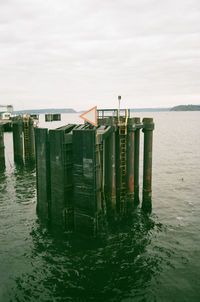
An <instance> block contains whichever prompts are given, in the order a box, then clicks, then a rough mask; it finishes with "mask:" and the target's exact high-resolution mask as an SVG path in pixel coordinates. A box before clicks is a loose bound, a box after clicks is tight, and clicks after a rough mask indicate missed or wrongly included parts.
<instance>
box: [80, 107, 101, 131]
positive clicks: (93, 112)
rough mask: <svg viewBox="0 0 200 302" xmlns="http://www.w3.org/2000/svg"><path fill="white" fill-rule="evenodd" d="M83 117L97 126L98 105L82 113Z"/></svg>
mask: <svg viewBox="0 0 200 302" xmlns="http://www.w3.org/2000/svg"><path fill="white" fill-rule="evenodd" d="M80 117H81V118H82V119H84V120H85V121H86V122H88V123H90V124H92V125H94V126H96V127H97V106H95V107H93V108H91V109H89V110H88V111H86V112H84V113H82V114H81V115H80Z"/></svg>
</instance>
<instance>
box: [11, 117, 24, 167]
mask: <svg viewBox="0 0 200 302" xmlns="http://www.w3.org/2000/svg"><path fill="white" fill-rule="evenodd" d="M12 129H13V152H14V161H15V163H16V164H20V165H23V163H24V148H23V125H22V120H21V119H16V120H14V121H13V123H12Z"/></svg>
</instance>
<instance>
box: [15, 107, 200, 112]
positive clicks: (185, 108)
mask: <svg viewBox="0 0 200 302" xmlns="http://www.w3.org/2000/svg"><path fill="white" fill-rule="evenodd" d="M84 111H86V110H81V111H76V110H74V109H72V108H60V109H58V108H46V109H28V110H16V111H13V114H48V113H77V114H78V113H82V112H84ZM130 111H131V112H169V111H200V105H179V106H175V107H168V108H162V107H157V108H131V109H130Z"/></svg>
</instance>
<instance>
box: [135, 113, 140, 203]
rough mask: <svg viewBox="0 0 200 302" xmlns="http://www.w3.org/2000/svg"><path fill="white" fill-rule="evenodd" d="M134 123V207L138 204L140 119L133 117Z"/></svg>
mask: <svg viewBox="0 0 200 302" xmlns="http://www.w3.org/2000/svg"><path fill="white" fill-rule="evenodd" d="M134 122H135V126H136V129H135V144H134V205H135V206H137V205H138V204H139V202H140V198H139V166H140V162H139V160H140V118H139V117H134Z"/></svg>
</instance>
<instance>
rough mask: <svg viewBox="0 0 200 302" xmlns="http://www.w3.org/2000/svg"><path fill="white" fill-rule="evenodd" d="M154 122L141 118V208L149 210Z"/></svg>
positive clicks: (150, 203) (150, 206)
mask: <svg viewBox="0 0 200 302" xmlns="http://www.w3.org/2000/svg"><path fill="white" fill-rule="evenodd" d="M153 130H154V123H153V119H152V118H144V119H143V130H142V131H143V132H144V162H143V196H142V209H143V210H145V211H147V212H150V211H151V209H152V202H151V198H152V144H153Z"/></svg>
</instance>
